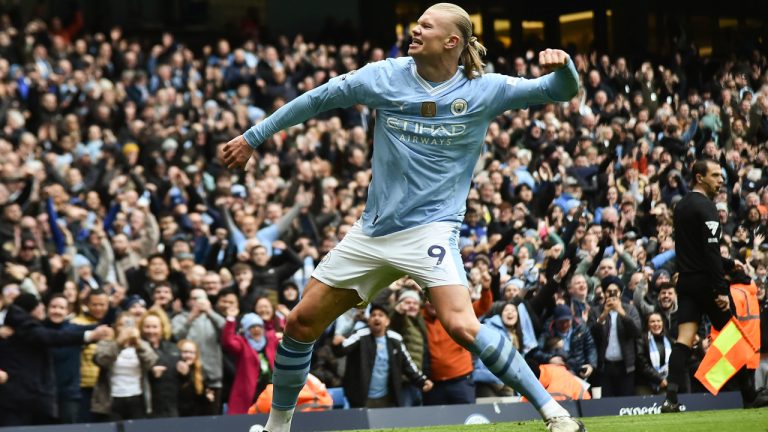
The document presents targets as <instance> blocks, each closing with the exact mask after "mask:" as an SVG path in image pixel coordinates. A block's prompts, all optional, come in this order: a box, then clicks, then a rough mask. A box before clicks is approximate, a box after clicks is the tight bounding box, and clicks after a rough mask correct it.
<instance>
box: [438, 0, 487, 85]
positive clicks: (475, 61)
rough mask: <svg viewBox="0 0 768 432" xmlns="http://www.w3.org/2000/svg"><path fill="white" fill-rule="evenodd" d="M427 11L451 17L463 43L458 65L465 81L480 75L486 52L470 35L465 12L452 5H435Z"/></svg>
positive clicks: (459, 7)
mask: <svg viewBox="0 0 768 432" xmlns="http://www.w3.org/2000/svg"><path fill="white" fill-rule="evenodd" d="M429 9H432V10H438V11H441V12H446V13H449V14H451V15H452V16H453V23H454V24H456V27H457V28H458V29H459V31H460V32H461V39H462V42H463V43H464V44H463V48H462V50H461V57H459V64H460V65H462V66H464V75H465V76H466V77H467V79H472V78H475V77H476V76H480V75H482V74H483V68H484V67H485V64H483V59H482V56H484V55H485V52H486V50H485V47H484V46H483V44H481V43H480V42H478V41H477V38H476V37H475V36H473V35H472V21H471V20H470V19H469V14H468V13H467V11H465V10H464V9H462V8H461V6H457V5H455V4H453V3H437V4H435V5H432V6H431V7H430V8H429Z"/></svg>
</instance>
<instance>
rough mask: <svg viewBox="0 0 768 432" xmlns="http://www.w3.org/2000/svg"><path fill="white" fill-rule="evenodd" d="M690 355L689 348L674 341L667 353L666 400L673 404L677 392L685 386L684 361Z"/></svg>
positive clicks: (675, 400)
mask: <svg viewBox="0 0 768 432" xmlns="http://www.w3.org/2000/svg"><path fill="white" fill-rule="evenodd" d="M690 357H691V348H690V347H689V346H687V345H685V344H681V343H679V342H675V343H674V345H672V353H671V354H670V355H669V375H668V376H667V382H668V385H667V400H668V401H669V402H671V403H673V404H676V403H678V402H677V392H678V390H679V389H680V388H682V387H684V386H685V382H686V381H685V375H686V372H687V371H686V367H685V363H686V362H687V361H688V359H689V358H690Z"/></svg>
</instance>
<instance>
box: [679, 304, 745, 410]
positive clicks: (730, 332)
mask: <svg viewBox="0 0 768 432" xmlns="http://www.w3.org/2000/svg"><path fill="white" fill-rule="evenodd" d="M755 352H757V349H756V348H755V346H754V345H752V343H751V342H750V341H749V338H747V337H746V336H745V334H744V330H743V329H742V328H741V325H739V322H738V321H736V319H735V318H733V317H732V318H731V320H730V321H728V324H726V325H725V327H723V329H722V330H721V331H720V334H718V335H717V337H716V338H715V340H714V341H713V342H712V346H710V347H709V350H708V351H707V354H706V355H705V356H704V360H702V361H701V365H699V369H697V370H696V374H695V375H694V376H695V377H696V379H698V380H699V381H701V383H702V384H704V387H706V388H707V390H709V392H710V393H712V394H713V395H717V393H718V392H719V391H720V389H721V388H722V387H723V385H724V384H725V383H726V382H728V380H729V379H731V377H732V376H733V375H734V374H735V373H736V372H738V371H739V369H741V368H742V367H744V365H746V364H747V361H748V360H749V359H750V358H751V357H752V356H754V355H755Z"/></svg>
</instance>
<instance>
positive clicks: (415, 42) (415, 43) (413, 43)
mask: <svg viewBox="0 0 768 432" xmlns="http://www.w3.org/2000/svg"><path fill="white" fill-rule="evenodd" d="M421 45H424V42H422V41H421V40H419V39H411V44H410V45H408V48H413V47H416V46H421Z"/></svg>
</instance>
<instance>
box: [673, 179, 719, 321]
mask: <svg viewBox="0 0 768 432" xmlns="http://www.w3.org/2000/svg"><path fill="white" fill-rule="evenodd" d="M673 223H674V233H675V234H674V235H675V251H676V261H677V267H678V270H679V273H680V275H679V278H678V281H677V315H676V317H677V322H678V323H686V322H696V323H699V322H700V321H701V317H702V315H704V314H706V315H707V316H708V317H709V320H710V321H711V322H712V325H713V326H714V327H715V328H716V329H717V330H720V329H722V328H723V326H724V325H726V324H727V323H728V320H729V319H730V318H731V312H730V311H728V310H726V311H723V310H721V309H720V308H719V307H717V304H715V299H716V298H717V296H718V295H727V296H730V287H729V285H728V282H727V281H726V280H725V273H726V272H730V271H731V270H732V269H733V266H734V264H733V260H730V259H725V258H723V257H721V256H720V237H721V234H722V231H721V230H722V228H721V226H720V218H719V217H718V214H717V208H715V203H714V202H712V200H710V199H709V198H707V197H706V196H705V195H704V194H702V193H699V192H689V193H688V194H687V195H686V196H685V197H683V199H681V200H680V202H678V203H677V206H676V207H675V214H674V221H673Z"/></svg>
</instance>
